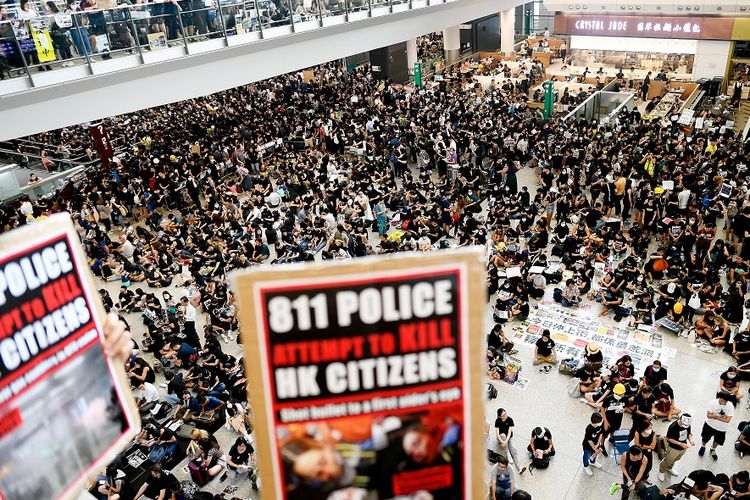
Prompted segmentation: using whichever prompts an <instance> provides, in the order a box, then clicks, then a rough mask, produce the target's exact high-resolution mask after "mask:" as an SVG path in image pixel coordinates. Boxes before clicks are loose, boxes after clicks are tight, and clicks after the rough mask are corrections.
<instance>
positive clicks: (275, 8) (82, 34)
mask: <svg viewBox="0 0 750 500" xmlns="http://www.w3.org/2000/svg"><path fill="white" fill-rule="evenodd" d="M449 1H457V0H172V1H165V2H160V3H157V2H153V3H141V2H138V3H134V4H132V5H120V6H118V7H115V8H112V9H99V8H91V6H94V7H96V5H97V4H96V0H85V2H83V3H79V2H78V1H77V0H75V1H72V2H70V5H72V6H73V8H75V9H76V11H75V12H74V11H71V10H70V8H67V9H66V8H65V4H61V3H57V2H52V1H50V2H46V3H45V4H44V6H43V7H44V9H45V10H44V13H42V12H41V7H42V5H41V4H35V3H33V1H32V2H28V3H27V4H26V5H27V6H32V5H33V6H32V7H30V8H29V7H27V9H26V10H21V9H20V7H17V6H15V7H14V6H13V5H9V4H5V5H3V6H2V7H0V95H2V94H9V93H13V92H18V91H22V90H27V89H29V88H33V87H38V86H45V85H50V84H54V83H61V82H65V81H72V80H77V79H80V78H85V77H87V76H89V75H97V74H103V73H107V72H110V71H117V70H121V69H127V68H132V67H134V66H137V65H140V64H149V63H153V62H159V61H164V60H169V59H174V58H178V57H182V56H186V55H192V54H199V53H202V52H208V51H211V50H217V49H220V48H222V47H227V46H234V45H242V44H246V43H257V42H258V41H260V40H263V39H268V38H274V37H277V36H284V35H290V34H293V33H298V32H302V31H308V30H311V29H320V28H325V27H328V26H333V25H337V24H341V23H346V22H354V21H359V20H363V19H367V18H369V17H375V16H382V15H390V14H394V13H398V12H402V11H406V10H411V9H419V8H424V7H428V6H430V5H436V4H439V3H445V2H449ZM80 5H83V6H84V7H85V8H84V10H83V11H81V10H79V7H80Z"/></svg>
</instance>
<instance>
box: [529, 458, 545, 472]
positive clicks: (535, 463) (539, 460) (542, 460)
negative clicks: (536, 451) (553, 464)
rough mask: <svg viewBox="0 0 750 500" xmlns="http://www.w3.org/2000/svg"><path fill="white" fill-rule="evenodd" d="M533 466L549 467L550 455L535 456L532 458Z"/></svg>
mask: <svg viewBox="0 0 750 500" xmlns="http://www.w3.org/2000/svg"><path fill="white" fill-rule="evenodd" d="M531 466H532V467H534V468H535V469H546V468H547V467H549V457H546V456H542V457H534V458H532V459H531Z"/></svg>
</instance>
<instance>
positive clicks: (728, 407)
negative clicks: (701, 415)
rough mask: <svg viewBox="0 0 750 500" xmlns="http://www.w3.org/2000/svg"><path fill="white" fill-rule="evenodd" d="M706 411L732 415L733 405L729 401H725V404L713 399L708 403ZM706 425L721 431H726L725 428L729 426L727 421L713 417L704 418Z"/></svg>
mask: <svg viewBox="0 0 750 500" xmlns="http://www.w3.org/2000/svg"><path fill="white" fill-rule="evenodd" d="M708 411H710V412H711V413H718V414H719V415H727V416H729V417H733V416H734V405H733V404H732V403H730V402H729V401H727V402H726V404H724V405H722V404H719V400H718V399H714V400H713V401H711V402H710V403H708ZM706 425H708V426H709V427H711V428H714V429H716V430H717V431H721V432H726V430H727V429H728V428H729V422H722V421H721V420H716V419H714V418H706Z"/></svg>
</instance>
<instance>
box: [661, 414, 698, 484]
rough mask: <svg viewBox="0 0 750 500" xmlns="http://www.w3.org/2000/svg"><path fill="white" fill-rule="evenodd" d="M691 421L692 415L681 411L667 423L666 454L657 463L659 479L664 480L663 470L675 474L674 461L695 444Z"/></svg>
mask: <svg viewBox="0 0 750 500" xmlns="http://www.w3.org/2000/svg"><path fill="white" fill-rule="evenodd" d="M692 423H693V417H692V416H691V415H690V414H689V413H683V414H682V415H680V418H678V419H677V420H675V421H674V422H672V423H671V424H670V425H669V428H668V429H667V434H666V440H667V442H666V445H667V446H666V449H667V454H666V455H665V456H664V459H662V461H661V463H660V464H659V475H658V476H659V481H662V482H663V481H665V479H666V478H665V476H664V473H665V472H669V473H670V474H671V475H673V476H677V472H675V471H674V465H675V463H676V462H677V461H678V460H680V459H681V458H682V456H683V455H684V454H685V452H686V451H687V450H688V448H690V447H691V446H695V443H693V433H692V432H691V429H690V427H691V425H692Z"/></svg>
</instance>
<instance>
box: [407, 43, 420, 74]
mask: <svg viewBox="0 0 750 500" xmlns="http://www.w3.org/2000/svg"><path fill="white" fill-rule="evenodd" d="M417 61H418V59H417V39H416V38H412V39H411V40H407V41H406V64H408V65H409V74H410V75H413V74H414V63H415V62H417Z"/></svg>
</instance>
